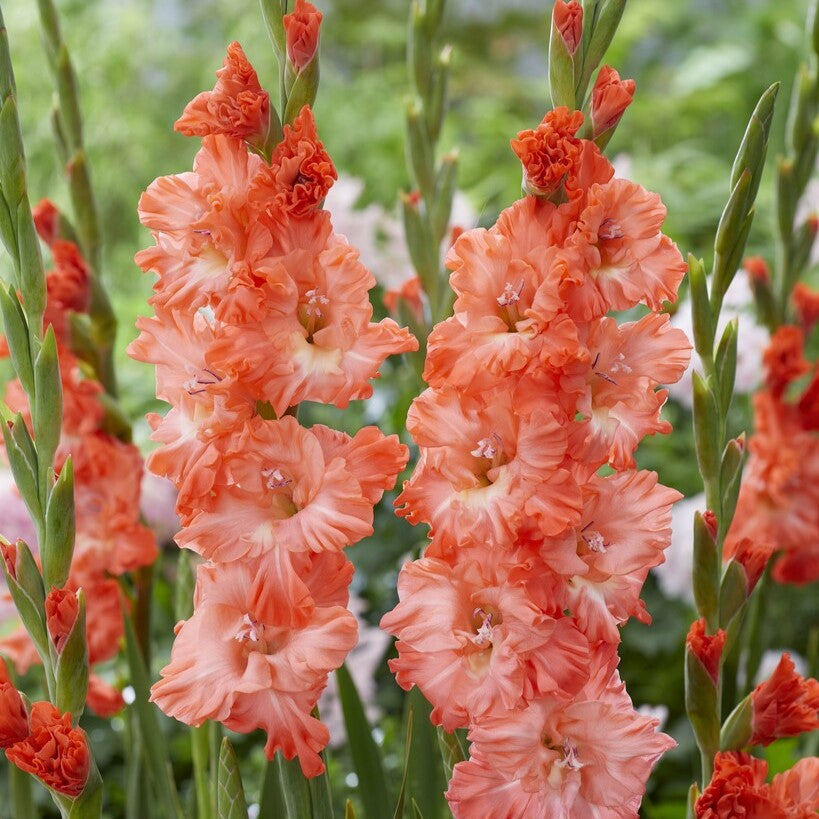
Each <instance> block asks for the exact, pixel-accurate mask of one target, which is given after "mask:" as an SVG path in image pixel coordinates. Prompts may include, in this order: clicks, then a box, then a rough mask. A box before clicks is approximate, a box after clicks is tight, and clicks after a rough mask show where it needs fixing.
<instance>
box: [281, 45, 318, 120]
mask: <svg viewBox="0 0 819 819" xmlns="http://www.w3.org/2000/svg"><path fill="white" fill-rule="evenodd" d="M318 84H319V53H318V50H316V53H315V55H314V56H313V59H312V60H310V62H309V63H308V64H307V65H306V66H304V68H302V70H301V71H299V73H298V74H297V75H296V79H295V80H294V82H293V86H292V88H290V91H289V93H288V96H287V107H286V108H285V109H284V118H283V119H284V122H286V123H292V122H293V120H295V119H296V117H297V116H298V115H299V111H301V109H302V108H303V107H304V106H305V105H309V106H312V105H313V103H314V102H315V101H316V93H317V92H318Z"/></svg>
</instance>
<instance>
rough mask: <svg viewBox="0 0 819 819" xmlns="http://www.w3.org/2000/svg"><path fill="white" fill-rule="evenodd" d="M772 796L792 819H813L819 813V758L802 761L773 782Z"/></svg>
mask: <svg viewBox="0 0 819 819" xmlns="http://www.w3.org/2000/svg"><path fill="white" fill-rule="evenodd" d="M771 795H772V796H773V798H774V799H775V800H776V801H777V802H779V803H781V804H782V805H785V806H786V807H787V809H788V810H789V813H788V816H790V817H792V819H813V818H814V817H815V816H816V813H817V811H819V758H817V757H815V756H811V757H807V758H806V759H800V760H799V762H797V763H796V764H795V765H794V766H793V767H792V768H790V769H789V770H787V771H784V772H783V773H779V774H777V775H776V776H774V778H773V779H772V780H771Z"/></svg>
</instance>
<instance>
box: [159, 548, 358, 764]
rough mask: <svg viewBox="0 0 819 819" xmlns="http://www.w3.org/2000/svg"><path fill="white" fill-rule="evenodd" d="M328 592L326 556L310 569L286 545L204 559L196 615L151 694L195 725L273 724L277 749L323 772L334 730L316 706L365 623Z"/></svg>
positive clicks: (271, 746)
mask: <svg viewBox="0 0 819 819" xmlns="http://www.w3.org/2000/svg"><path fill="white" fill-rule="evenodd" d="M320 560H321V559H320ZM339 560H340V561H341V564H343V565H346V561H344V559H343V558H340V557H338V558H337V557H335V556H334V557H333V558H332V563H333V565H334V566H339V562H338V561H339ZM325 565H327V564H326V561H325ZM331 571H332V570H331ZM334 573H337V569H336V570H335V571H334ZM346 579H347V582H349V575H347V578H346ZM342 582H343V580H342ZM326 595H327V586H326V578H325V577H324V573H323V570H322V564H321V562H318V563H313V565H312V568H311V569H310V573H309V574H306V573H302V574H301V577H298V576H297V575H296V573H295V572H294V570H293V567H292V566H291V565H290V563H289V559H288V558H287V556H286V555H282V556H275V555H273V556H270V555H268V556H266V557H264V558H262V559H261V560H256V561H243V562H234V563H226V564H222V565H219V566H213V565H203V566H201V567H200V568H199V570H198V573H197V585H196V594H195V599H194V613H193V616H192V617H191V619H190V620H187V621H186V622H183V623H180V624H179V626H178V627H177V635H176V640H175V641H174V646H173V650H172V652H171V661H170V663H169V664H168V665H167V666H166V667H165V668H164V669H163V670H162V680H160V681H159V682H158V683H156V684H155V685H154V687H153V689H152V694H151V699H152V700H153V701H154V702H156V703H157V704H158V705H159V707H160V708H162V710H163V711H165V713H167V714H169V715H171V716H174V717H176V718H177V719H179V720H181V721H182V722H186V723H188V724H189V725H201V723H202V722H204V721H205V720H206V719H215V720H218V721H220V722H224V724H225V725H227V726H228V727H229V728H231V729H233V730H238V731H245V732H247V731H250V730H252V729H253V728H264V729H265V730H266V731H267V734H268V741H267V745H266V748H265V750H266V752H267V755H268V758H271V759H272V757H273V754H274V753H275V751H276V750H277V749H279V748H280V749H281V750H282V752H283V754H284V756H285V757H286V758H287V759H292V758H293V757H294V756H296V755H298V757H299V761H300V763H301V766H302V770H303V771H304V773H305V775H307V776H316V775H317V774H319V773H321V772H322V771H323V770H324V764H323V763H322V761H321V758H320V757H319V756H318V752H319V751H320V750H321V749H322V748H323V747H324V746H325V745H326V744H327V741H328V739H329V735H328V734H327V729H326V728H325V727H324V725H322V724H321V723H320V722H319V721H318V720H316V719H314V718H313V717H312V716H310V709H311V708H312V707H313V706H314V705H315V703H316V701H317V700H318V697H319V695H320V694H321V691H322V689H323V688H324V686H325V684H326V681H327V674H328V673H329V672H330V671H332V670H334V669H336V668H338V667H339V666H340V665H341V663H342V662H343V660H344V657H345V656H346V654H347V652H349V651H350V650H351V649H352V647H353V646H354V645H355V641H356V631H357V626H356V621H355V617H353V615H352V614H350V612H349V611H347V609H346V608H343V606H342V605H338V604H337V603H336V602H335V601H332V603H331V601H329V600H323V599H322V598H323V597H326ZM336 599H338V598H336ZM341 602H346V589H345V595H344V598H343V599H342V601H341Z"/></svg>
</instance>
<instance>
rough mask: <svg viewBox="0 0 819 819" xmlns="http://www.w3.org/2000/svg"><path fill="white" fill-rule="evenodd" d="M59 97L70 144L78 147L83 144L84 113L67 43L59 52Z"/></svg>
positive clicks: (64, 131) (61, 117)
mask: <svg viewBox="0 0 819 819" xmlns="http://www.w3.org/2000/svg"><path fill="white" fill-rule="evenodd" d="M56 79H57V97H58V99H59V101H60V119H61V121H62V124H63V133H64V134H65V136H66V138H67V141H68V145H69V147H70V148H72V149H77V148H79V147H80V146H81V145H82V115H81V114H80V106H79V100H78V97H77V78H76V76H75V75H74V68H73V66H72V65H71V57H70V56H69V54H68V48H67V47H66V45H65V43H61V44H60V49H59V52H58V54H57V75H56Z"/></svg>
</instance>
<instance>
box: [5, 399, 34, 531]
mask: <svg viewBox="0 0 819 819" xmlns="http://www.w3.org/2000/svg"><path fill="white" fill-rule="evenodd" d="M2 426H3V441H4V443H5V445H6V457H7V458H8V460H9V466H10V467H11V474H12V475H13V476H14V483H15V484H16V485H17V490H18V491H19V492H20V495H21V497H22V498H23V500H24V501H25V504H26V508H27V509H28V511H29V514H30V515H31V517H32V520H33V521H34V522H35V524H36V526H37V529H38V534H41V533H42V527H43V523H44V517H43V507H42V506H41V505H40V492H39V477H38V473H39V469H38V466H37V452H36V450H35V449H34V442H33V441H32V440H31V436H30V435H29V433H28V428H27V427H26V422H25V421H24V420H23V416H22V415H20V413H19V412H18V413H17V415H16V416H15V417H14V420H13V421H11V423H10V424H8V423H5V422H4V423H3V424H2Z"/></svg>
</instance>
